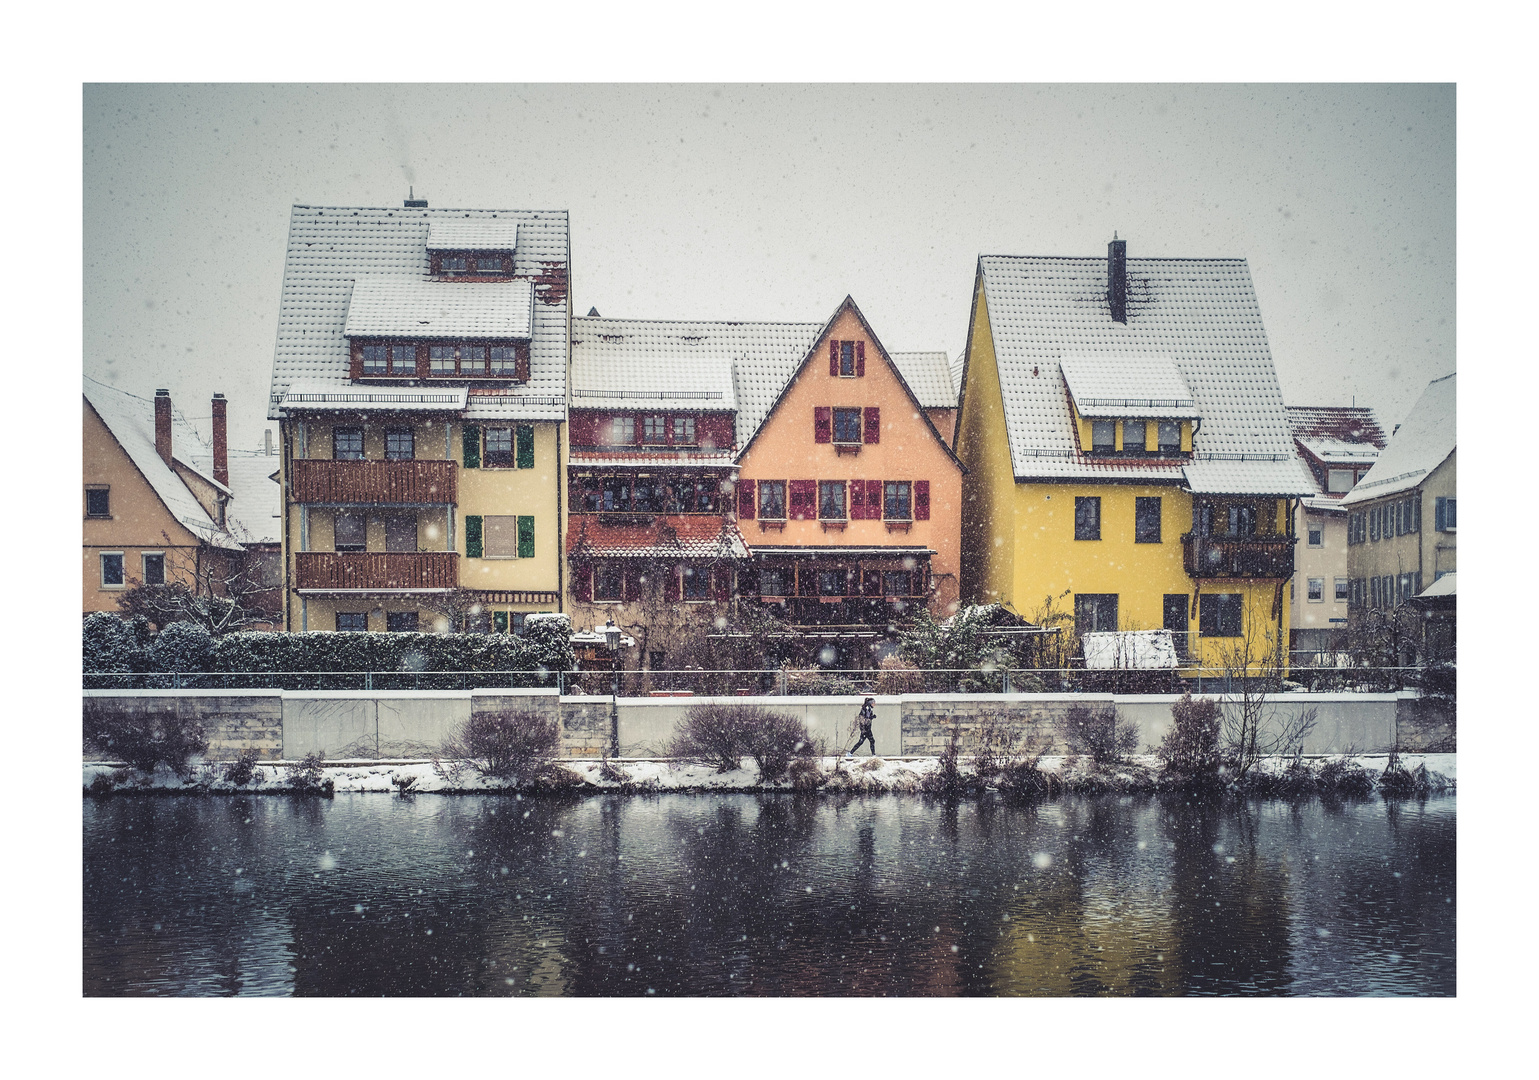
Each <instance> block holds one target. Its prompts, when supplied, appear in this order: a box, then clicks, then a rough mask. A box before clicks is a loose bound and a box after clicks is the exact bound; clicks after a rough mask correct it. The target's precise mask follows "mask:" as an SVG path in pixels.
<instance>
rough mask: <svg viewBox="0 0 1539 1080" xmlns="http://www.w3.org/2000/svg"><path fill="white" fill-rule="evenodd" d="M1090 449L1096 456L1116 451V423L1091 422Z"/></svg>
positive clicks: (1107, 421) (1111, 421) (1110, 421)
mask: <svg viewBox="0 0 1539 1080" xmlns="http://www.w3.org/2000/svg"><path fill="white" fill-rule="evenodd" d="M1090 448H1091V449H1092V450H1094V451H1095V452H1096V453H1098V454H1113V453H1116V451H1117V421H1115V420H1092V421H1091V422H1090Z"/></svg>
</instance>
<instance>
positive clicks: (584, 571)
mask: <svg viewBox="0 0 1539 1080" xmlns="http://www.w3.org/2000/svg"><path fill="white" fill-rule="evenodd" d="M572 589H573V591H575V592H576V593H577V599H578V600H580V601H582V602H583V603H585V604H587V603H591V602H592V600H593V567H591V566H579V567H577V570H576V572H575V574H574V575H573V580H572Z"/></svg>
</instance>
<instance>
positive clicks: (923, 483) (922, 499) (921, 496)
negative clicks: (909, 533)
mask: <svg viewBox="0 0 1539 1080" xmlns="http://www.w3.org/2000/svg"><path fill="white" fill-rule="evenodd" d="M914 520H915V521H929V520H930V481H928V480H915V481H914Z"/></svg>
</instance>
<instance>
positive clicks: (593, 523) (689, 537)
mask: <svg viewBox="0 0 1539 1080" xmlns="http://www.w3.org/2000/svg"><path fill="white" fill-rule="evenodd" d="M566 553H567V554H568V555H575V556H578V557H579V558H583V557H586V558H605V557H608V558H627V557H628V558H643V557H649V556H652V557H657V558H668V559H678V558H686V559H746V558H747V557H748V545H747V544H745V543H744V542H743V535H742V533H740V532H738V530H737V525H736V524H735V523H734V522H733V520H732V519H731V518H722V517H717V516H716V515H715V514H681V515H677V516H669V517H658V518H654V519H653V520H652V521H650V522H648V523H646V524H640V525H612V524H608V523H606V522H604V521H603V520H602V519H599V518H595V517H591V516H588V515H573V516H572V517H571V518H569V519H568V520H567V529H566Z"/></svg>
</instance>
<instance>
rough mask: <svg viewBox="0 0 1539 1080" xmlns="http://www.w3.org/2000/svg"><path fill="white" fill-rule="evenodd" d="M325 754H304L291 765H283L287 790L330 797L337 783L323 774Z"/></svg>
mask: <svg viewBox="0 0 1539 1080" xmlns="http://www.w3.org/2000/svg"><path fill="white" fill-rule="evenodd" d="M325 769H326V755H325V754H306V755H305V756H304V757H302V758H300V759H299V761H297V762H296V763H294V764H293V765H287V766H284V772H285V774H286V776H285V779H287V781H288V784H289V791H290V792H291V793H292V794H294V795H321V796H324V797H325V798H328V799H329V798H331V797H332V795H334V794H335V793H336V790H337V784H336V781H335V780H332V779H331V778H330V777H328V776H327V775H326V774H325Z"/></svg>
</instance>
